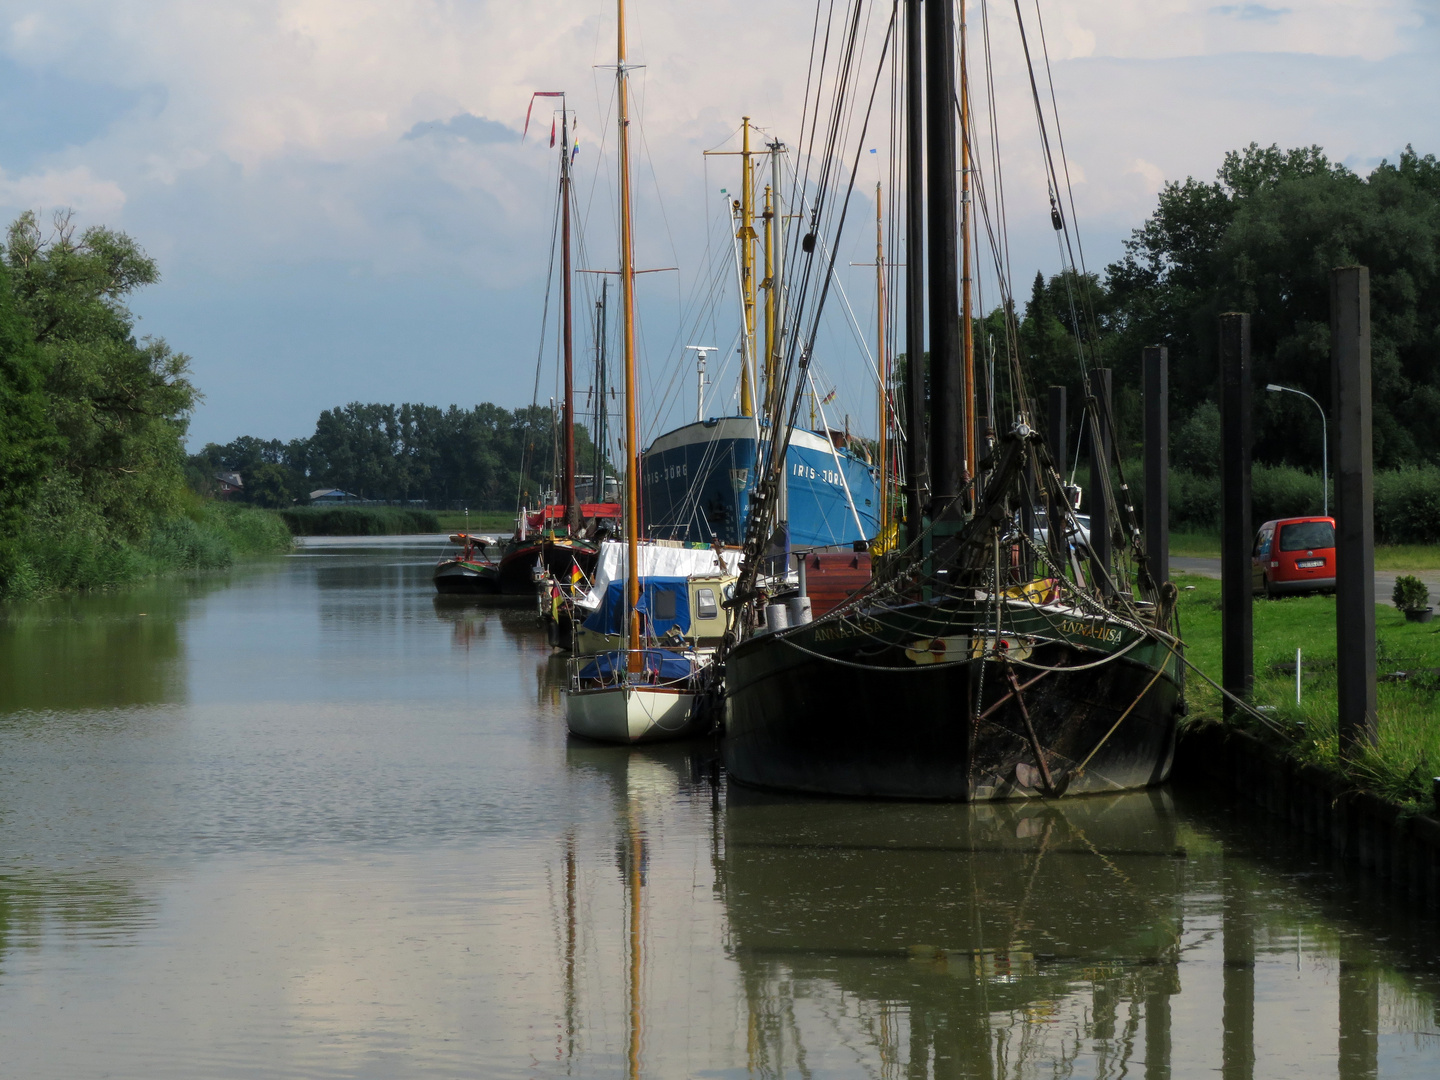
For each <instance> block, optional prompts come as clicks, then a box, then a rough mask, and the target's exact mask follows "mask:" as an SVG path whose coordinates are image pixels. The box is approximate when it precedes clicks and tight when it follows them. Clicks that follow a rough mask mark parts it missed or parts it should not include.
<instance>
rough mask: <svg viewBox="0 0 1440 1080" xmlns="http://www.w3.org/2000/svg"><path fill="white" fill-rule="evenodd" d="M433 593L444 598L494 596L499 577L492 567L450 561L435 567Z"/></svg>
mask: <svg viewBox="0 0 1440 1080" xmlns="http://www.w3.org/2000/svg"><path fill="white" fill-rule="evenodd" d="M435 591H436V592H437V593H441V594H443V595H446V596H494V595H495V594H496V593H498V592H499V591H500V576H499V573H498V571H497V570H496V568H495V567H493V566H486V565H484V564H483V563H471V562H464V561H462V560H460V559H451V560H447V561H446V562H442V563H441V564H440V565H439V566H437V567H435Z"/></svg>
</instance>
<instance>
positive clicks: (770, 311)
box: [760, 184, 779, 416]
mask: <svg viewBox="0 0 1440 1080" xmlns="http://www.w3.org/2000/svg"><path fill="white" fill-rule="evenodd" d="M764 217H765V277H764V279H763V280H762V281H761V282H760V287H761V288H762V289H764V290H765V378H764V382H765V394H764V397H763V398H762V401H763V403H764V404H763V405H762V407H761V409H762V411H763V412H764V413H765V414H766V415H767V416H768V415H769V413H770V403H771V398H772V397H773V395H774V393H775V375H776V371H775V332H776V324H777V322H778V320H777V318H776V308H775V293H776V290H777V288H778V286H779V282H778V281H776V279H775V202H774V196H773V194H772V192H771V190H770V185H769V184H766V185H765V215H764Z"/></svg>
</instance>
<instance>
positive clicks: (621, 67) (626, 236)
mask: <svg viewBox="0 0 1440 1080" xmlns="http://www.w3.org/2000/svg"><path fill="white" fill-rule="evenodd" d="M615 4H616V10H617V13H618V16H619V29H618V31H617V33H616V38H615V40H616V50H615V52H616V58H617V62H616V66H615V80H616V84H617V87H616V89H617V95H618V98H619V117H620V140H619V144H620V305H621V309H622V311H623V312H624V334H623V337H622V343H623V353H624V359H625V553H626V556H627V558H628V559H629V565H628V566H627V567H626V573H625V594H626V601H627V603H626V609H625V610H626V614H627V617H626V620H625V621H626V623H627V624H628V629H629V635H628V637H629V646H630V653H629V659H628V663H627V665H626V667H627V668H628V670H629V671H631V672H638V671H640V670H641V668H642V663H641V662H642V660H643V657H642V656H641V655H640V652H639V649H640V620H639V619H637V618H636V617H635V609H636V607H638V606H639V604H640V520H639V514H640V468H639V455H638V453H637V450H636V447H637V445H638V443H639V436H638V433H637V427H638V424H637V422H636V418H635V386H636V379H635V236H634V233H633V231H632V226H631V221H630V99H629V94H628V90H629V83H628V81H627V80H626V76H625V0H615Z"/></svg>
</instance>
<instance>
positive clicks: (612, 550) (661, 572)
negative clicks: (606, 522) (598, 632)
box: [575, 540, 741, 611]
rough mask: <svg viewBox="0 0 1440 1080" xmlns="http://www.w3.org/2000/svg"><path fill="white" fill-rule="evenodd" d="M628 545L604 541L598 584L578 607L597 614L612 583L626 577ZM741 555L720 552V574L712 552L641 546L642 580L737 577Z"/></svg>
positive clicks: (601, 550)
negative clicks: (646, 578)
mask: <svg viewBox="0 0 1440 1080" xmlns="http://www.w3.org/2000/svg"><path fill="white" fill-rule="evenodd" d="M625 555H626V545H625V543H624V541H621V540H605V541H602V542H601V544H600V558H599V559H598V560H596V563H595V581H594V582H593V583H592V585H591V588H590V591H589V593H587V594H586V595H585V596H581V597H579V598H577V599H576V601H575V604H576V606H577V607H582V608H584V609H585V610H587V611H594V610H595V609H596V608H598V607H599V606H600V598H601V597H602V596H604V595H605V587H606V586H607V585H609V584H610V582H612V581H619V580H620V579H621V578H623V577H624V576H625V563H626V561H627V560H626V557H625ZM740 555H741V552H740V551H738V550H737V551H721V552H720V558H722V559H724V560H725V569H724V570H721V569H720V565H719V563H718V562H717V561H716V559H715V552H714V551H712V550H711V549H710V548H684V547H671V546H669V545H668V544H654V543H651V544H646V543H641V545H640V576H641V577H642V578H645V577H696V576H698V575H701V574H732V575H733V574H738V573H739V572H740Z"/></svg>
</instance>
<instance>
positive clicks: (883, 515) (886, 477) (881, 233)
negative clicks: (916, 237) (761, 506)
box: [875, 181, 890, 542]
mask: <svg viewBox="0 0 1440 1080" xmlns="http://www.w3.org/2000/svg"><path fill="white" fill-rule="evenodd" d="M880 199H881V188H880V184H879V182H878V181H877V182H876V184H875V357H876V361H877V367H878V369H879V374H880V426H879V428H878V430H879V432H880V447H879V449H880V539H881V541H882V542H885V541H886V537H888V536H889V535H890V355H889V353H887V352H886V351H885V216H884V212H883V210H882V209H881V203H880Z"/></svg>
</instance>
